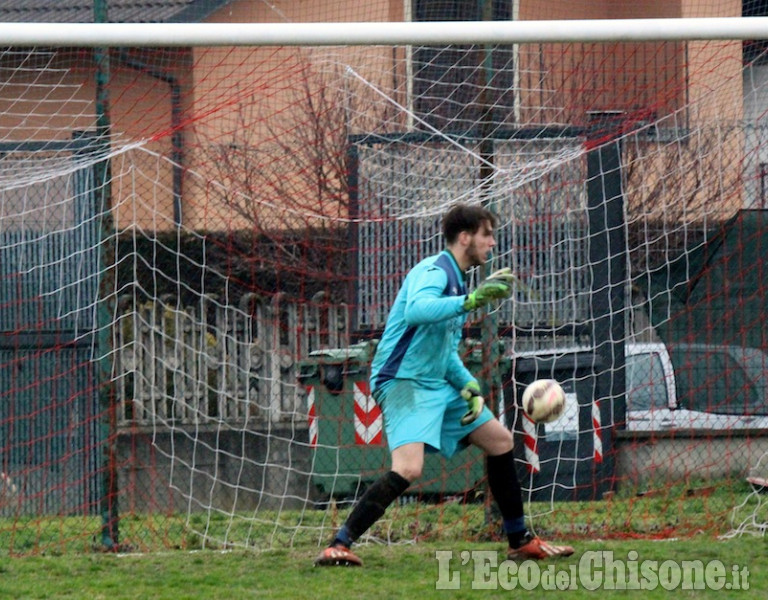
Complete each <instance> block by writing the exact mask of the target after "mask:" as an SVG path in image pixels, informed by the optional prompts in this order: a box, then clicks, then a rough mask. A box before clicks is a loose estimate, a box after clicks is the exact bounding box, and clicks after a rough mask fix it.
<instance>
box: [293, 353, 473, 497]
mask: <svg viewBox="0 0 768 600" xmlns="http://www.w3.org/2000/svg"><path fill="white" fill-rule="evenodd" d="M375 347H376V342H363V343H360V344H356V345H353V346H350V347H348V348H336V349H327V350H318V351H316V352H312V353H311V354H310V355H309V357H308V358H307V359H306V360H304V361H301V362H300V363H299V373H298V380H299V384H300V385H301V386H303V388H304V391H305V393H306V407H307V418H308V436H309V440H308V441H309V445H310V446H311V448H312V454H313V457H312V474H311V479H312V482H313V484H314V486H315V487H316V488H317V490H318V492H319V493H320V494H321V495H322V496H323V497H325V498H330V497H333V498H343V499H351V498H356V497H358V496H360V495H361V494H362V493H363V491H364V490H365V489H366V487H367V486H369V485H370V484H371V483H373V482H374V481H375V480H376V479H378V478H379V477H380V476H381V475H383V474H384V473H386V472H387V471H389V469H390V458H389V449H388V447H387V442H386V439H385V435H384V429H383V417H382V414H381V409H380V408H379V407H378V405H377V404H376V402H375V401H374V400H373V398H372V397H371V394H370V387H369V383H368V380H369V376H370V362H371V359H372V358H373V352H374V350H375ZM471 356H473V355H471ZM471 362H473V361H472V359H471V358H470V359H469V360H468V364H467V366H468V368H469V369H470V370H473V365H472V364H470V363H471ZM484 473H485V466H484V461H483V456H482V452H480V451H479V450H477V449H476V448H474V447H471V448H468V449H467V450H465V451H464V452H460V453H458V454H457V455H455V456H453V457H452V458H450V459H447V460H446V459H445V458H443V457H442V456H440V455H439V454H435V453H429V452H428V453H427V455H426V457H425V461H424V472H423V474H422V477H421V478H420V479H419V480H418V481H416V482H414V485H413V486H412V487H410V488H409V489H408V492H407V493H406V494H407V495H415V494H418V495H419V496H420V497H421V498H422V499H427V500H429V499H431V498H434V499H436V500H437V499H439V498H444V497H445V496H453V495H456V496H459V495H465V494H468V495H469V496H470V497H471V496H472V495H473V494H472V492H473V490H475V489H476V488H477V487H478V485H479V482H480V480H481V479H482V478H483V476H484Z"/></svg>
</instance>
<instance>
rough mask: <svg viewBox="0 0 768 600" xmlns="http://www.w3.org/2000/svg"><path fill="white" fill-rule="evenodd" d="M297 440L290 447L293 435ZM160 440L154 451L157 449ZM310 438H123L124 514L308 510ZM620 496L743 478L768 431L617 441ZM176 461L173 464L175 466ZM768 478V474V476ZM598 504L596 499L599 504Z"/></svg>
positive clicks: (224, 434) (239, 434)
mask: <svg viewBox="0 0 768 600" xmlns="http://www.w3.org/2000/svg"><path fill="white" fill-rule="evenodd" d="M292 435H293V436H294V437H296V438H297V439H298V441H290V438H291V436H292ZM153 439H154V445H153ZM306 439H307V438H306V432H305V431H304V432H303V431H300V430H299V431H297V430H293V431H290V430H288V429H286V430H274V429H273V430H271V431H269V437H268V436H267V434H266V433H265V432H261V433H259V432H254V431H237V430H224V431H219V432H216V431H205V432H199V433H197V434H192V433H190V434H185V433H183V432H175V433H173V434H171V433H157V434H154V435H153V434H152V433H151V432H132V433H125V432H124V433H123V434H121V435H120V438H119V443H118V455H119V471H118V479H119V489H120V500H119V503H120V504H119V512H120V514H122V515H125V514H131V513H147V512H149V513H167V512H169V511H171V512H182V513H183V512H186V511H190V512H193V513H194V512H202V511H205V510H206V509H208V508H213V509H215V510H220V511H225V512H253V511H256V510H271V509H278V508H287V509H302V508H305V507H308V506H312V505H314V504H315V503H316V502H319V501H321V500H322V499H323V498H321V496H320V495H319V494H318V492H317V490H316V489H315V487H314V485H313V484H312V482H311V479H310V476H309V473H310V472H311V470H312V453H313V450H312V448H310V447H309V446H308V445H307V444H306V443H304V440H306ZM616 447H617V450H618V456H617V463H616V464H617V469H618V471H617V474H616V475H617V481H618V482H619V484H618V485H619V489H618V490H617V491H619V492H620V493H621V492H622V490H625V489H626V486H629V488H630V490H633V491H634V490H637V491H645V490H649V489H661V488H663V487H666V486H668V485H672V484H679V483H686V484H690V485H691V486H693V487H695V486H696V485H700V484H701V482H704V483H706V481H707V480H710V479H719V478H723V477H729V476H731V477H736V478H742V477H744V476H746V475H747V474H749V473H750V470H751V469H752V467H754V466H755V465H756V464H757V462H758V460H759V459H760V457H761V456H762V455H763V454H764V453H766V452H768V432H750V434H749V435H748V436H735V435H725V434H724V435H715V436H712V435H702V436H701V437H694V436H691V435H679V434H678V435H672V434H668V433H666V434H655V435H654V436H652V437H651V436H649V435H643V434H635V435H632V436H630V435H623V436H621V437H620V438H619V439H618V440H617V446H616ZM171 457H174V459H173V460H172V459H171ZM763 475H765V474H763ZM597 499H599V498H596V500H597Z"/></svg>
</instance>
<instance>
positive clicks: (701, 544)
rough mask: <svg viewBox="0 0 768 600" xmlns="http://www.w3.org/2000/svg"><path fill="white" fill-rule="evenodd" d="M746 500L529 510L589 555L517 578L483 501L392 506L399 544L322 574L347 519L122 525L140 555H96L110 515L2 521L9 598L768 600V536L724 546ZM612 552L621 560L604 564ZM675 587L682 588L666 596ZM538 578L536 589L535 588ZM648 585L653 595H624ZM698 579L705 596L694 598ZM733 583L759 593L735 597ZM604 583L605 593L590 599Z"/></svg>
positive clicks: (1, 597)
mask: <svg viewBox="0 0 768 600" xmlns="http://www.w3.org/2000/svg"><path fill="white" fill-rule="evenodd" d="M702 490H705V491H706V493H704V492H702ZM747 492H748V486H746V485H744V484H742V483H737V484H735V486H734V484H733V483H731V484H729V485H726V483H725V482H720V483H719V484H714V485H713V484H711V482H710V485H709V486H708V487H706V488H705V487H702V485H701V482H699V483H697V484H696V485H695V486H694V487H693V488H691V487H690V486H683V487H680V488H679V489H675V488H666V489H665V490H664V493H658V494H657V493H646V494H642V495H637V494H635V495H630V494H627V495H625V496H616V497H611V498H609V499H607V500H603V501H596V502H584V503H576V502H565V503H556V504H555V505H554V506H550V505H546V506H544V505H542V506H532V505H528V509H529V514H534V515H535V514H536V513H537V511H540V512H542V513H543V518H542V519H541V520H537V519H535V520H534V522H538V523H543V522H546V525H547V529H546V531H544V530H540V531H541V533H542V535H543V536H545V537H547V538H553V537H554V538H555V539H556V540H557V541H563V542H568V543H571V544H572V545H573V546H575V548H576V553H575V554H574V556H572V557H569V558H566V559H559V560H557V561H553V562H548V563H530V562H529V563H527V564H526V563H523V564H522V565H520V566H518V565H515V566H514V568H513V569H512V570H510V567H511V563H505V562H504V558H505V556H504V554H503V549H504V545H503V543H502V542H501V541H499V539H498V536H497V535H495V534H491V533H489V525H488V524H487V522H486V520H485V519H486V516H487V515H486V513H485V507H484V505H483V504H482V503H479V504H446V505H419V504H418V503H416V504H408V505H404V506H397V507H393V508H392V509H390V512H389V513H388V516H387V518H386V519H384V520H382V521H380V522H379V523H378V524H377V525H376V526H375V528H374V529H373V530H372V534H373V535H374V536H376V538H378V539H388V540H390V541H392V542H396V543H393V544H390V545H385V544H380V543H373V542H370V543H366V544H363V545H360V546H357V547H356V548H357V551H358V553H359V554H360V555H361V557H362V558H363V560H364V562H365V566H364V567H363V568H362V569H355V568H315V567H313V566H312V561H313V558H314V557H315V556H316V554H317V553H318V552H319V550H320V544H321V542H323V541H324V540H327V539H328V536H329V533H330V532H331V531H333V529H334V528H335V527H337V526H338V524H339V523H340V522H341V521H343V519H344V517H345V515H346V511H345V510H335V509H334V510H331V509H329V510H316V511H309V512H293V513H291V512H289V511H283V512H281V513H279V514H278V513H274V514H271V515H270V514H269V513H265V514H263V515H262V517H261V519H260V520H259V522H254V520H253V519H250V520H248V519H245V518H244V517H243V518H240V516H233V515H223V514H222V515H214V517H213V518H211V517H210V516H209V517H208V518H206V517H205V516H203V515H191V516H189V517H187V516H186V515H153V516H141V515H123V518H122V519H121V522H120V532H121V541H124V542H125V543H126V545H127V546H128V545H129V546H130V548H131V549H132V550H131V551H129V552H125V553H117V554H115V553H104V552H101V551H94V550H95V549H96V550H98V549H99V544H98V543H97V542H98V532H99V523H100V522H99V519H98V518H97V517H87V518H84V517H66V518H54V517H48V518H32V517H28V518H26V520H21V519H15V520H4V519H2V520H0V600H5V599H10V598H20V599H30V600H34V599H38V598H46V599H55V598H65V599H80V598H82V599H84V600H85V599H96V598H105V599H106V598H109V599H110V600H118V599H129V598H137V599H138V598H141V599H163V598H168V599H171V598H172V599H183V598H210V599H217V598H222V599H226V600H236V599H239V598H291V599H303V598H307V599H311V600H321V599H324V598H334V599H335V598H346V597H350V596H351V597H352V598H365V599H367V598H372V599H376V598H382V599H386V598H417V599H418V600H426V599H429V598H479V597H484V598H501V597H505V598H506V597H509V596H510V595H515V597H530V598H543V597H545V596H547V597H550V596H551V594H552V593H564V594H567V595H568V597H569V598H574V599H579V598H595V597H596V596H595V594H600V597H601V598H619V597H622V598H623V597H626V596H630V597H637V598H640V597H642V598H644V599H653V598H661V597H662V596H666V595H667V594H669V593H670V591H673V592H674V593H676V594H678V595H679V596H681V597H683V598H699V597H704V598H708V597H712V598H715V597H717V598H766V597H768V538H766V537H754V536H742V537H734V538H729V539H721V538H720V537H719V536H720V535H721V534H724V533H726V532H727V531H729V530H730V529H731V524H729V522H728V516H729V515H730V514H731V512H732V511H733V508H734V506H735V502H737V501H739V500H741V499H744V497H745V496H746V494H747ZM763 497H764V494H759V495H757V496H756V497H755V498H754V500H755V502H756V504H755V505H753V506H749V505H748V506H746V507H745V508H744V510H745V514H748V515H752V516H756V517H757V518H758V520H759V521H760V522H764V521H765V520H768V515H766V514H765V512H766V511H765V507H764V506H763V505H762V504H763V502H762V501H763ZM238 519H240V520H238ZM299 523H300V524H301V527H297V524H299ZM491 530H494V529H493V528H491ZM201 532H204V534H203V533H201ZM217 540H218V541H217ZM221 540H228V541H227V542H224V543H222V541H221ZM414 540H418V541H414ZM127 546H126V547H127ZM270 546H271V547H272V549H269V550H264V551H261V550H263V549H264V548H267V547H270ZM245 548H249V549H245ZM602 551H610V552H612V553H613V554H612V555H609V556H607V555H602V554H597V553H599V552H602ZM450 552H452V553H453V554H449V553H450ZM610 560H613V561H614V562H613V564H612V565H610V564H609V561H610ZM491 561H495V562H491ZM654 561H655V562H654ZM670 561H672V562H670ZM684 561H701V562H700V563H691V564H690V565H688V564H687V563H685V562H684ZM686 565H687V566H686ZM686 568H687V569H688V570H687V571H686ZM697 568H698V569H699V570H698V571H697V570H696V569H697ZM514 569H522V570H521V571H520V573H519V574H518V573H515V572H514ZM643 569H648V570H649V571H644V570H643ZM648 573H650V575H651V577H648V576H647V575H648ZM518 575H519V577H518ZM537 575H539V576H541V575H543V578H537V577H536V576H537ZM678 575H679V576H680V578H681V579H680V581H679V582H677V583H675V580H674V578H675V576H678ZM515 577H517V579H516V578H515ZM558 578H559V579H558ZM665 578H666V579H665ZM670 578H671V579H670ZM667 580H669V581H670V584H669V585H668V586H667V587H670V588H672V590H670V591H668V590H667V589H665V587H664V585H666V582H667ZM660 581H662V582H663V584H662V583H660ZM529 582H530V583H531V586H529V587H532V588H533V589H530V590H526V589H524V587H523V586H526V585H527V584H528V583H529ZM641 582H645V584H646V586H648V587H650V589H641V590H633V589H629V590H627V589H622V588H626V587H629V588H632V587H633V586H636V585H639V584H640V583H641ZM692 583H697V584H698V585H699V587H701V588H703V589H687V588H686V586H687V585H689V584H692ZM734 583H735V584H737V585H738V587H746V586H747V585H748V586H749V587H748V589H728V588H729V587H730V588H732V587H733V585H734ZM533 584H536V585H533ZM515 585H516V587H514V589H504V588H505V587H506V588H512V587H513V586H515ZM593 586H596V587H597V591H592V590H590V589H587V588H589V587H593ZM548 587H549V588H552V587H561V588H567V589H565V590H563V591H558V590H557V589H555V590H552V589H547V588H548ZM689 587H690V586H689ZM446 588H451V589H446ZM453 588H455V589H453ZM474 588H481V589H474Z"/></svg>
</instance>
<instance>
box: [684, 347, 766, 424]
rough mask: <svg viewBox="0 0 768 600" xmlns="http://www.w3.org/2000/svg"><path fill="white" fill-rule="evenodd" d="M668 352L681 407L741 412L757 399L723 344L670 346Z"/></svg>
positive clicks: (718, 412) (718, 411)
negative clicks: (701, 346)
mask: <svg viewBox="0 0 768 600" xmlns="http://www.w3.org/2000/svg"><path fill="white" fill-rule="evenodd" d="M670 355H671V358H672V364H673V365H676V367H675V368H676V373H675V375H676V379H677V395H678V400H679V402H680V405H681V406H683V407H684V408H687V409H689V410H695V411H698V412H707V413H713V414H722V415H742V414H745V413H746V411H747V407H749V406H755V405H756V404H757V403H758V401H759V399H758V394H757V390H756V389H755V384H754V382H753V381H752V380H751V379H750V378H749V377H748V376H747V373H746V372H745V371H744V369H743V368H742V366H741V365H740V364H739V363H738V362H737V361H736V360H735V359H734V358H733V357H732V356H731V355H730V354H729V352H728V349H727V347H722V348H712V349H709V348H702V349H698V348H697V349H691V348H682V349H675V348H670Z"/></svg>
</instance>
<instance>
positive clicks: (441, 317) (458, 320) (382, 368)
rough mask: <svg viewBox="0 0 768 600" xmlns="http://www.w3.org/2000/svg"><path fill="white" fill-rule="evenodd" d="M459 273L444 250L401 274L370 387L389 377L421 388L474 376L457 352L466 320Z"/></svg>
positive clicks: (463, 287)
mask: <svg viewBox="0 0 768 600" xmlns="http://www.w3.org/2000/svg"><path fill="white" fill-rule="evenodd" d="M466 293H467V288H466V284H465V281H464V273H463V272H462V271H461V269H459V266H458V264H457V263H456V259H454V258H453V256H452V255H451V253H450V252H449V251H448V250H443V251H442V252H441V253H440V254H437V255H434V256H430V257H429V258H426V259H424V260H422V261H421V262H420V263H418V264H417V265H416V266H415V267H414V268H413V269H411V271H410V272H409V273H408V275H406V277H405V279H404V280H403V284H402V287H401V288H400V291H399V292H398V293H397V297H396V298H395V302H394V303H393V305H392V308H391V310H390V313H389V316H388V318H387V323H386V326H385V327H384V333H383V334H382V337H381V341H380V342H379V344H378V346H377V347H376V353H375V355H374V357H373V362H372V364H371V390H372V391H374V390H376V389H377V388H379V387H381V386H382V385H383V384H384V383H386V382H387V381H389V380H391V379H395V378H397V379H412V380H415V381H417V382H418V383H419V384H420V385H423V386H424V387H439V386H440V385H441V384H442V385H444V384H445V382H446V381H448V382H449V383H450V384H451V385H453V387H455V388H457V389H461V388H462V387H464V385H466V384H467V383H468V382H469V381H472V380H474V377H473V376H472V374H471V373H470V372H469V371H468V370H467V368H466V367H465V366H464V364H463V363H462V361H461V358H460V357H459V353H458V347H459V342H460V341H461V335H462V328H463V326H464V323H465V321H466V319H467V312H466V311H465V310H464V307H463V304H464V299H465V296H466Z"/></svg>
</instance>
